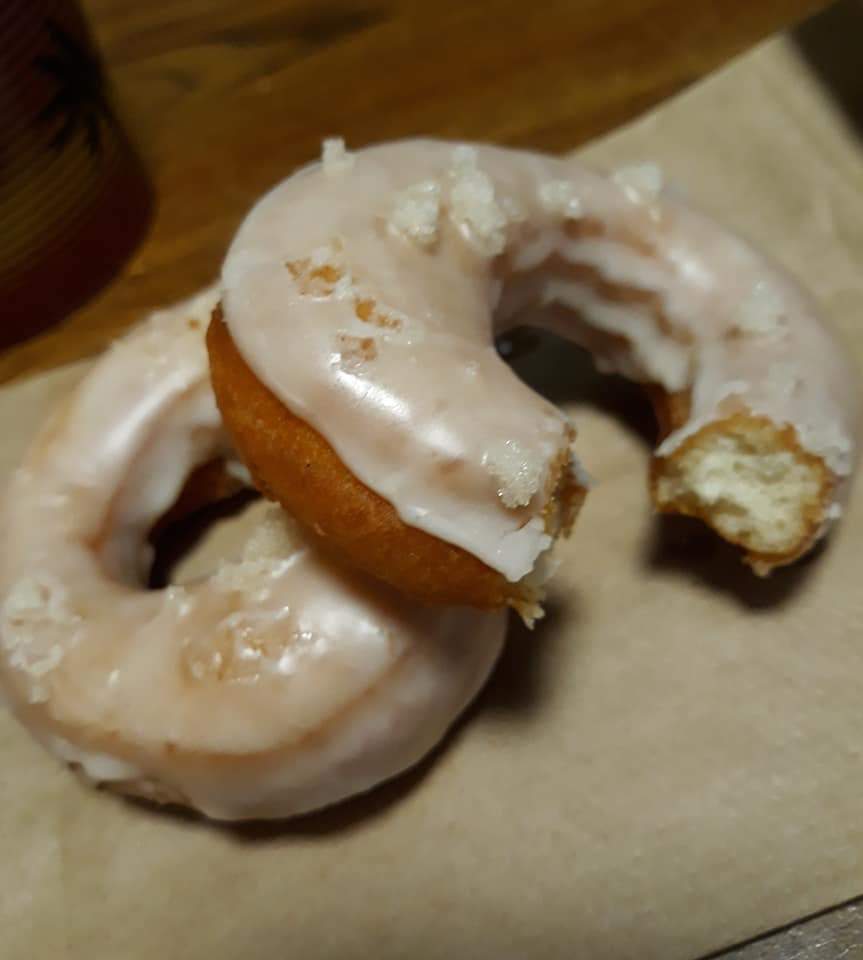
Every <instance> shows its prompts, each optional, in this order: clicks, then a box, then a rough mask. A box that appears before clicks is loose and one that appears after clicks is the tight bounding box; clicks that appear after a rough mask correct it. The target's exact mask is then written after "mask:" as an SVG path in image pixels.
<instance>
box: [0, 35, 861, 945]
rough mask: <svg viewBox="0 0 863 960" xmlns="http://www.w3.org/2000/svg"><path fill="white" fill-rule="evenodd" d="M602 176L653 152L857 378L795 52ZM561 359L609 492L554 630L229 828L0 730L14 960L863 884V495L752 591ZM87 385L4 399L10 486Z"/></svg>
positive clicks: (704, 93)
mask: <svg viewBox="0 0 863 960" xmlns="http://www.w3.org/2000/svg"><path fill="white" fill-rule="evenodd" d="M585 155H586V156H587V157H588V158H589V159H590V160H591V161H594V162H598V163H602V164H603V165H604V164H607V163H617V162H623V161H633V160H639V159H642V158H651V159H657V160H659V161H660V162H661V163H662V164H663V165H664V166H665V168H666V170H667V171H668V173H669V174H670V175H671V177H672V178H675V179H678V180H679V181H680V182H681V183H684V184H686V185H687V188H688V191H689V193H690V194H691V196H692V197H693V198H695V199H697V201H698V203H699V204H700V205H701V206H703V207H707V208H708V209H711V210H713V211H715V212H716V213H718V214H720V215H721V216H722V218H723V219H724V220H725V221H727V222H729V223H730V224H732V225H734V226H736V227H737V228H739V229H740V230H742V231H744V232H745V233H747V234H748V235H750V236H751V237H752V238H754V239H756V240H758V241H759V242H760V243H763V244H766V245H767V246H768V247H769V248H771V249H772V250H773V252H774V253H775V255H776V257H777V258H778V259H779V260H780V261H782V262H784V263H786V264H787V265H788V266H789V267H790V268H791V269H793V270H794V271H795V272H797V273H798V274H800V275H801V276H802V277H803V278H804V279H805V281H806V282H807V283H808V284H809V285H811V286H812V287H813V288H814V290H815V292H816V293H817V294H818V295H819V296H820V298H821V299H822V301H823V302H824V304H825V306H826V308H827V310H828V311H829V313H830V314H831V315H832V317H833V319H834V320H835V322H836V324H837V325H838V326H839V327H840V328H841V330H842V331H843V333H844V335H845V336H846V337H847V339H848V343H849V349H850V350H852V351H853V352H854V353H855V355H856V356H857V357H858V358H860V359H863V330H861V328H860V324H859V318H860V311H861V305H863V279H861V259H863V172H861V163H860V152H859V149H858V148H857V146H856V144H855V143H854V142H853V140H852V137H851V134H850V133H849V132H848V131H847V130H846V129H845V127H844V126H843V123H842V120H841V117H840V116H839V115H838V114H836V113H835V112H834V110H833V107H832V106H831V104H830V103H829V101H828V100H826V99H825V95H824V94H823V93H822V92H821V90H820V88H819V87H818V85H817V83H816V82H815V81H814V80H813V79H812V78H811V77H810V75H809V74H808V73H807V72H806V70H805V69H804V68H803V67H802V66H801V64H800V63H799V62H797V61H796V60H795V58H794V55H793V54H792V52H791V50H790V48H789V47H788V46H786V45H785V43H784V42H782V41H776V42H773V43H771V44H769V45H767V46H766V47H763V48H762V49H760V50H759V51H757V52H756V53H755V54H754V55H751V56H749V57H748V58H746V59H745V60H743V61H741V62H738V63H736V64H735V65H733V66H732V67H731V68H730V69H729V70H727V71H725V72H724V73H722V74H720V75H719V76H717V77H715V78H713V79H711V80H710V81H708V82H707V83H705V84H703V85H702V86H700V87H698V88H696V89H695V90H694V91H692V92H690V93H688V94H687V95H685V96H683V97H682V98H680V99H679V100H677V101H675V102H674V103H672V104H671V105H669V106H667V107H665V108H664V109H662V110H661V111H659V112H658V113H657V114H656V115H655V116H653V117H651V118H649V119H648V120H646V121H644V122H642V123H639V124H637V125H636V126H634V127H632V128H629V129H627V130H626V131H623V132H621V133H619V134H617V135H615V136H614V137H612V138H611V139H609V140H607V141H605V142H604V143H601V144H599V145H595V146H593V147H591V148H590V149H589V150H587V151H585ZM570 361H572V362H575V363H576V364H577V365H579V366H578V369H579V370H582V369H583V368H584V365H583V363H582V362H581V361H580V360H578V358H575V360H574V361H573V357H572V356H571V355H569V354H568V353H567V352H566V351H562V350H561V349H559V347H558V346H556V345H546V346H545V347H544V348H543V349H541V350H540V351H539V352H538V353H537V354H534V355H533V356H531V357H529V358H527V359H526V360H525V361H524V362H523V364H522V366H523V369H524V370H525V373H526V375H527V376H529V377H530V378H531V379H532V380H533V381H534V382H536V383H539V384H543V385H544V386H545V388H546V389H547V390H548V391H549V393H550V395H551V396H553V397H555V398H557V399H560V400H562V401H566V402H568V403H570V404H572V405H573V406H574V408H575V410H576V413H577V418H578V424H579V427H580V439H579V448H580V450H581V452H582V453H583V455H584V458H585V459H586V460H587V463H588V465H589V467H590V468H591V470H592V472H593V473H594V474H595V476H596V477H597V478H598V479H599V480H600V485H599V486H598V487H597V489H596V490H595V491H594V492H593V494H592V496H591V497H590V499H589V501H588V505H587V506H586V508H585V510H584V513H583V516H582V519H581V520H580V522H579V528H578V530H577V534H576V536H575V537H574V539H573V540H572V542H571V544H570V545H569V546H567V547H566V549H565V555H564V563H563V566H562V569H561V571H560V573H559V575H558V576H557V578H556V580H555V586H554V597H553V603H552V605H551V610H550V613H549V617H548V619H547V621H546V622H545V623H544V624H543V625H542V626H541V628H540V629H538V630H537V631H536V633H535V634H534V635H529V634H527V633H526V632H525V631H523V630H522V629H518V628H514V629H513V630H512V631H511V637H510V642H509V646H508V651H507V653H506V655H505V657H504V660H503V661H502V663H501V665H500V668H499V669H498V671H497V673H496V675H495V677H494V679H493V681H492V682H491V685H490V687H489V688H488V690H487V691H486V694H485V695H484V696H483V697H482V699H481V701H480V703H479V705H478V707H477V708H476V709H475V710H473V711H472V712H471V714H470V716H469V718H468V720H467V722H466V723H464V724H462V725H461V726H460V728H459V729H458V731H457V732H456V734H455V735H454V736H452V737H451V738H450V739H449V740H448V742H447V743H446V744H445V745H444V748H443V749H442V750H440V751H439V752H438V753H437V754H436V756H435V757H434V758H433V760H432V761H430V762H428V763H425V764H423V765H422V766H421V767H420V768H419V769H418V770H417V771H415V772H414V773H412V774H410V775H408V776H406V777H403V778H402V779H400V780H398V781H396V782H395V783H393V784H391V785H389V786H387V787H384V788H383V789H380V790H378V791H376V792H374V793H372V794H370V795H369V796H367V797H365V798H361V799H360V800H357V801H354V802H351V803H348V804H346V805H344V806H342V807H340V808H337V809H334V810H331V811H328V812H325V813H323V814H320V815H316V816H311V817H309V818H306V819H305V820H302V821H299V822H295V823H292V824H288V825H287V826H272V825H270V826H251V827H245V828H241V829H236V830H229V829H224V828H219V827H216V826H212V825H208V824H206V823H204V822H201V821H196V820H194V819H190V818H184V817H181V816H176V815H166V814H160V813H158V812H154V811H152V810H150V809H148V808H145V807H142V806H136V805H133V804H131V803H128V802H124V801H122V800H119V799H117V798H114V797H112V796H110V795H107V794H103V793H97V792H94V791H92V790H90V789H87V788H85V787H83V786H80V785H79V784H78V783H77V781H76V780H75V779H74V778H73V776H72V775H70V774H69V773H67V772H65V771H64V770H62V769H60V768H59V766H58V765H56V764H55V762H54V761H53V760H51V759H50V758H49V757H47V756H46V755H44V754H43V753H42V752H41V751H40V750H39V749H37V748H36V747H35V746H34V745H33V744H32V743H31V742H30V740H29V739H28V737H27V735H26V734H25V733H23V732H22V731H21V730H19V729H18V727H17V726H16V724H15V723H14V722H13V721H12V720H11V719H9V718H8V717H5V716H3V717H2V718H0V751H2V753H1V754H0V755H2V761H3V762H2V765H0V784H2V806H0V843H2V848H0V849H2V857H0V955H2V956H3V957H5V958H8V960H18V958H22V960H23V958H28V960H31V958H43V957H45V958H48V957H50V958H63V957H69V958H75V960H84V958H88V960H93V958H125V960H138V958H141V960H143V958H148V960H150V958H163V957H164V958H176V960H192V958H195V960H228V958H239V957H254V958H257V960H272V958H285V957H297V958H303V960H318V958H329V957H333V958H340V960H352V958H357V960H358V958H367V957H368V958H376V960H379V958H380V960H385V958H404V957H412V958H418V960H432V958H447V960H450V958H456V957H470V958H472V960H486V958H487V960H504V958H523V957H541V958H546V957H549V958H556V957H560V958H564V957H565V958H573V957H576V958H590V960H605V958H624V957H625V958H629V957H632V958H636V957H637V958H639V960H649V958H662V960H674V958H678V957H680V958H684V957H693V956H695V955H698V954H700V953H704V952H707V951H709V950H714V949H717V948H719V947H721V946H723V945H725V944H729V943H731V942H734V941H737V940H740V939H741V938H745V937H748V936H750V935H753V934H755V933H757V932H759V931H762V930H765V929H767V928H770V927H773V926H776V925H778V924H781V923H785V922H787V921H790V920H792V919H795V918H798V917H800V916H801V915H803V914H806V913H808V912H811V911H814V910H818V909H820V908H823V907H826V906H828V905H830V904H833V903H835V902H837V901H840V900H843V899H845V898H847V897H850V896H852V895H855V894H860V893H863V871H862V870H861V868H863V822H861V816H860V810H859V803H860V801H859V798H860V795H861V793H863V758H861V735H860V727H861V717H863V703H861V696H860V685H861V678H863V637H861V629H860V628H861V622H863V591H861V586H860V581H861V574H860V565H861V549H860V547H861V543H863V540H861V537H863V504H861V493H863V490H861V489H858V491H857V493H858V495H857V497H856V498H855V500H854V503H853V507H852V509H851V511H850V515H849V516H848V517H847V518H846V520H845V522H844V524H843V525H842V526H841V528H840V531H839V533H838V535H837V536H836V537H834V538H833V540H832V542H831V543H830V546H829V548H828V549H826V550H825V551H823V552H822V553H821V554H820V555H819V556H818V557H817V558H816V560H815V561H814V562H810V563H807V564H805V565H803V566H800V567H797V568H795V569H794V570H792V571H790V572H788V573H786V574H784V575H781V576H777V577H775V578H774V579H773V580H771V581H768V582H766V583H765V582H760V581H757V580H755V579H754V578H753V577H751V576H750V575H749V574H748V573H747V572H746V571H745V569H743V568H742V567H740V566H738V564H737V561H736V559H735V557H734V556H733V554H732V552H731V551H730V550H727V549H725V548H724V547H722V546H721V545H719V544H718V543H717V542H716V541H715V540H714V539H713V538H712V537H711V536H710V535H709V534H708V533H702V532H701V531H700V529H699V528H698V527H696V526H693V525H690V524H658V523H657V522H656V521H655V520H654V519H653V518H651V516H650V515H649V510H648V502H647V497H646V493H645V483H644V470H645V466H646V458H647V450H648V447H647V444H646V440H645V435H644V431H643V424H644V423H645V415H644V414H643V413H641V414H639V413H638V411H639V410H641V409H642V407H643V404H641V405H640V404H639V403H638V402H637V397H636V396H635V395H634V394H633V393H632V391H629V390H627V389H625V388H623V387H620V386H619V385H617V384H615V383H609V382H602V383H599V384H597V381H596V378H595V377H592V376H590V375H585V376H584V377H583V382H582V381H581V380H579V378H580V376H581V375H580V374H579V377H576V378H575V380H576V381H577V382H576V385H574V386H573V383H572V381H573V376H572V372H571V370H568V369H566V368H565V363H569V362H570ZM77 375H78V372H77V371H75V370H72V371H69V370H66V371H60V372H58V373H55V374H52V375H49V376H47V377H44V378H42V379H39V380H35V381H31V382H29V383H25V384H22V385H18V386H13V387H12V388H10V389H7V390H5V391H3V392H2V393H0V436H2V438H3V440H2V464H0V467H2V471H3V472H4V473H5V471H6V470H8V469H9V467H10V466H11V464H12V463H13V462H14V461H15V460H16V459H17V457H18V455H19V453H20V450H21V448H22V447H23V445H24V443H25V442H26V440H27V438H28V437H29V435H30V434H31V432H32V429H33V428H34V426H35V424H36V423H37V422H38V421H39V419H40V418H41V417H42V415H43V413H44V410H45V409H46V407H47V406H49V404H50V402H52V401H53V400H54V399H55V398H56V397H57V396H59V395H61V394H62V392H63V391H64V390H65V389H66V388H67V387H68V385H69V383H70V382H71V380H73V379H74V378H75V377H76V376H77ZM579 384H580V385H579ZM634 401H636V402H634ZM621 418H622V419H621Z"/></svg>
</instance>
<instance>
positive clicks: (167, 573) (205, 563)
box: [147, 488, 261, 590]
mask: <svg viewBox="0 0 863 960" xmlns="http://www.w3.org/2000/svg"><path fill="white" fill-rule="evenodd" d="M260 508H261V498H260V495H259V494H258V493H257V492H256V491H255V490H252V489H250V488H244V489H242V490H239V491H237V492H235V493H232V494H230V495H229V496H226V497H223V498H220V499H216V500H213V501H211V502H209V503H207V504H204V505H200V506H198V507H196V508H195V509H194V510H192V511H190V512H188V513H186V514H185V515H182V516H180V515H177V516H174V517H173V518H172V519H171V520H170V521H169V522H160V523H159V524H158V526H157V527H156V528H155V529H154V530H153V532H152V534H151V537H150V546H151V548H152V562H151V564H150V569H149V572H148V576H147V587H148V588H149V589H150V590H162V589H164V588H165V587H169V586H171V585H174V584H176V585H181V584H187V583H191V582H192V581H194V580H200V579H202V578H203V577H205V576H208V575H209V574H211V573H212V572H213V571H214V570H216V569H217V567H218V565H219V563H220V562H226V561H233V560H237V559H238V558H239V557H240V554H241V552H242V545H243V543H244V542H245V540H246V539H248V536H249V535H250V533H251V530H252V528H253V526H254V524H255V519H256V514H257V511H259V510H260Z"/></svg>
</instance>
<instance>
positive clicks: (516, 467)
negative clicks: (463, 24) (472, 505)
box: [482, 440, 545, 509]
mask: <svg viewBox="0 0 863 960" xmlns="http://www.w3.org/2000/svg"><path fill="white" fill-rule="evenodd" d="M482 465H483V466H484V467H485V468H486V469H487V470H488V472H489V473H490V474H491V475H492V476H493V477H494V478H495V480H497V481H498V482H499V483H500V487H499V489H498V492H497V494H498V496H499V497H500V499H501V502H502V503H503V505H504V506H505V507H509V508H511V509H515V508H516V507H524V506H527V504H528V503H530V501H531V498H532V497H533V495H534V494H535V493H536V492H537V490H539V486H540V481H541V480H542V475H543V472H544V470H545V464H544V462H543V461H542V460H538V459H536V458H535V457H534V458H531V456H530V453H529V452H528V451H527V450H525V449H524V447H522V445H521V444H520V443H519V442H518V441H517V440H501V441H497V442H496V443H493V444H492V445H491V446H490V447H489V448H488V449H487V450H486V452H485V453H484V454H483V458H482Z"/></svg>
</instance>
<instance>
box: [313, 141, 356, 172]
mask: <svg viewBox="0 0 863 960" xmlns="http://www.w3.org/2000/svg"><path fill="white" fill-rule="evenodd" d="M321 163H322V164H323V168H324V174H325V175H326V176H328V177H339V176H342V174H345V173H350V171H351V170H352V169H353V167H354V155H353V154H352V153H351V152H350V151H348V150H346V149H345V141H344V140H343V139H342V137H330V138H328V139H326V140H324V142H323V146H322V149H321Z"/></svg>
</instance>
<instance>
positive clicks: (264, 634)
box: [0, 290, 504, 819]
mask: <svg viewBox="0 0 863 960" xmlns="http://www.w3.org/2000/svg"><path fill="white" fill-rule="evenodd" d="M216 296H217V295H216V293H215V292H214V291H212V290H210V291H207V292H205V293H203V294H202V295H200V296H199V297H197V298H196V299H194V300H193V301H191V302H188V303H185V304H182V305H180V306H178V307H177V308H174V309H170V310H167V311H164V312H160V313H158V314H156V315H154V316H153V317H152V318H151V319H150V320H149V321H148V322H147V323H146V324H145V325H144V326H143V327H141V328H140V329H138V330H137V331H136V332H134V333H132V334H131V335H130V336H128V337H127V338H126V339H124V340H123V341H121V342H119V343H117V344H116V345H115V346H114V347H113V348H112V349H111V350H110V351H109V352H108V353H107V354H106V355H105V356H104V358H103V359H102V360H100V361H99V362H98V363H97V364H96V365H95V367H94V368H93V369H92V371H91V372H90V373H89V374H88V375H87V377H86V378H85V379H84V381H83V382H82V383H81V385H80V387H79V388H78V389H77V391H76V393H75V394H74V396H73V397H72V399H71V401H69V402H66V403H64V404H63V407H62V409H60V410H58V411H57V412H56V414H55V415H54V416H53V418H52V419H51V420H50V421H49V422H48V423H47V425H46V426H45V427H44V428H43V430H42V431H41V433H40V434H39V435H38V437H37V438H36V439H35V441H34V442H33V444H32V446H31V448H30V450H29V452H28V453H27V454H26V458H25V460H24V462H23V464H22V466H21V467H20V469H18V471H17V472H16V473H15V474H14V476H13V478H12V480H11V484H10V487H9V489H8V491H7V494H6V498H5V501H4V504H3V508H2V524H3V534H4V536H3V549H2V557H0V682H2V687H3V689H4V691H5V693H6V696H7V698H8V700H9V702H10V705H11V707H12V709H13V710H14V712H15V714H16V715H17V716H18V718H19V719H20V720H21V721H22V723H23V724H24V725H25V726H26V727H27V728H28V729H29V730H30V732H31V733H32V734H33V735H34V736H35V737H36V738H37V739H38V740H39V741H41V742H42V744H44V745H45V746H46V747H47V748H48V749H49V750H50V751H52V752H53V753H54V754H56V755H57V756H59V757H60V758H62V760H64V761H66V762H67V763H69V764H71V765H74V766H75V767H77V768H78V769H79V770H80V771H81V772H82V773H83V774H84V775H85V776H86V777H87V778H89V779H90V780H92V781H97V782H99V783H104V784H106V785H108V786H109V787H111V788H113V789H116V790H118V791H121V792H123V793H127V794H132V795H137V796H142V797H146V798H149V799H152V800H156V801H162V802H172V803H179V804H184V805H187V806H189V807H193V808H196V809H197V810H200V811H202V812H203V813H205V814H207V815H209V816H210V817H215V818H223V819H239V818H249V817H283V816H288V815H292V814H297V813H302V812H304V811H307V810H311V809H313V808H317V807H320V806H323V805H326V804H330V803H333V802H335V801H338V800H340V799H342V798H344V797H347V796H349V795H351V794H354V793H357V792H359V791H363V790H366V789H368V788H370V787H371V786H372V785H374V784H375V783H377V782H379V781H381V780H383V779H385V778H388V777H391V776H393V775H394V774H396V773H398V772H399V771H401V770H403V769H405V768H406V767H408V766H409V765H411V764H413V763H414V762H416V761H417V760H418V759H419V758H420V757H422V756H423V755H424V754H425V753H426V752H427V751H428V750H429V749H430V748H431V747H432V746H433V745H434V744H435V743H437V742H438V740H439V739H440V738H441V736H442V735H443V734H444V732H445V731H446V729H447V728H448V727H449V725H450V724H451V723H452V722H453V720H454V719H455V717H456V716H457V715H458V713H459V712H460V711H461V710H462V708H463V707H464V706H465V705H466V704H467V703H468V701H469V700H470V699H471V698H472V697H473V696H474V694H475V693H476V692H477V691H478V689H479V688H480V687H481V685H482V684H483V682H484V680H485V678H486V676H487V675H488V673H489V671H490V669H491V667H492V665H493V664H494V662H495V659H496V657H497V655H498V652H499V651H500V649H501V644H502V638H503V632H504V615H503V614H488V613H483V612H480V611H476V610H470V609H454V608H430V607H423V606H421V605H418V604H415V603H411V602H408V601H407V600H406V599H404V598H402V597H400V596H399V595H397V594H396V593H395V592H394V591H393V590H391V589H390V588H388V587H385V586H384V585H381V584H377V583H375V582H374V581H371V580H368V579H367V578H364V577H361V576H360V575H358V574H355V573H352V572H349V571H345V570H342V569H340V568H339V567H337V566H335V565H333V564H331V563H330V562H329V561H325V560H324V559H323V558H322V556H321V555H320V553H319V552H318V551H316V550H315V549H314V548H313V547H312V546H310V545H309V544H308V543H307V542H305V541H304V540H303V539H302V537H301V536H300V535H299V534H298V533H297V532H296V531H295V530H293V529H292V527H291V525H290V523H289V521H288V519H287V518H286V517H285V515H284V514H283V513H282V511H281V510H280V509H279V508H278V507H275V506H270V507H269V513H268V515H267V516H266V517H264V519H263V520H262V521H261V523H260V524H259V525H258V526H256V527H255V528H254V531H253V533H252V535H251V537H250V539H249V541H248V543H247V544H246V546H245V549H244V553H243V557H242V559H241V560H239V561H236V562H230V563H224V564H222V565H221V566H220V567H219V568H218V569H217V570H216V571H215V572H214V573H213V574H212V575H211V576H210V577H209V578H206V579H203V580H201V581H200V582H195V583H193V584H188V585H183V586H179V585H174V586H169V587H168V588H166V589H164V590H147V589H145V588H144V586H143V584H144V582H145V578H146V573H147V568H148V566H149V563H150V560H151V556H150V550H149V547H148V542H147V535H148V532H149V531H150V529H151V528H152V527H153V525H154V523H155V522H156V521H157V520H158V518H159V517H161V516H163V515H164V514H166V513H167V512H169V511H171V510H172V505H179V504H180V503H182V502H183V499H184V498H186V502H187V506H191V505H195V504H199V503H200V491H201V490H202V489H204V488H206V490H208V491H210V492H211V493H212V492H216V493H223V492H225V490H226V489H227V487H225V486H224V484H223V482H222V481H221V480H219V479H218V478H217V477H216V476H215V474H213V471H212V469H211V467H207V466H206V465H212V464H213V463H214V462H216V461H217V460H220V461H222V460H224V459H225V458H226V457H229V456H230V451H229V448H228V446H227V443H226V438H225V436H224V433H223V429H222V426H221V422H220V420H219V417H218V412H217V409H216V405H215V401H214V398H213V395H212V390H211V388H210V385H209V380H208V376H207V355H206V350H205V347H204V330H205V328H206V324H207V321H208V319H209V316H210V313H211V311H212V309H213V307H214V305H215V302H216ZM200 465H205V467H204V472H203V473H198V474H197V476H198V478H199V481H200V482H199V484H198V491H197V493H196V494H194V495H192V496H191V497H189V496H188V494H186V493H183V491H184V489H185V488H184V483H185V479H186V477H187V476H188V475H189V474H190V473H192V472H194V471H195V470H196V468H198V467H199V466H200ZM204 481H206V482H205V483H204V487H201V483H203V482H204ZM175 509H176V507H175Z"/></svg>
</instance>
